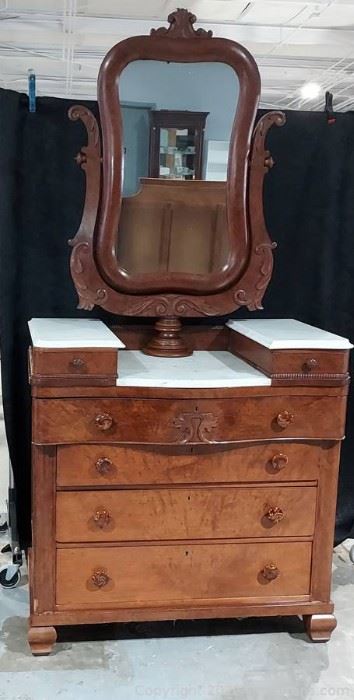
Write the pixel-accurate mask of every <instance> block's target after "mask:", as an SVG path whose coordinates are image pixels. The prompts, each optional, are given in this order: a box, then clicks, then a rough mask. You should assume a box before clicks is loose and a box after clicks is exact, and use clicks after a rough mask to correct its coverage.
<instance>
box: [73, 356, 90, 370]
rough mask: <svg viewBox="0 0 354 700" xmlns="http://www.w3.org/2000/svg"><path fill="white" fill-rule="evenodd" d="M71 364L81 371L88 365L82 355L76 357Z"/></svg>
mask: <svg viewBox="0 0 354 700" xmlns="http://www.w3.org/2000/svg"><path fill="white" fill-rule="evenodd" d="M69 364H70V366H71V367H72V368H73V369H75V370H79V371H80V370H83V369H84V368H85V367H86V362H85V360H82V359H81V357H74V358H73V359H72V360H71V361H70V363H69Z"/></svg>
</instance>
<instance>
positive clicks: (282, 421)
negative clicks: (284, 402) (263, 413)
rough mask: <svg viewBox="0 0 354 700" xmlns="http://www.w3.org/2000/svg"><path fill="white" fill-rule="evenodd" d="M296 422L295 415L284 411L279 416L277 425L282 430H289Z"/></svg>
mask: <svg viewBox="0 0 354 700" xmlns="http://www.w3.org/2000/svg"><path fill="white" fill-rule="evenodd" d="M293 421H294V415H293V414H292V413H289V411H282V413H278V415H277V423H278V425H279V427H280V428H287V427H288V426H289V425H290V424H291V423H293Z"/></svg>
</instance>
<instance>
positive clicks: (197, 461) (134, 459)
mask: <svg viewBox="0 0 354 700" xmlns="http://www.w3.org/2000/svg"><path fill="white" fill-rule="evenodd" d="M339 444H340V443H335V444H333V443H326V442H325V443H318V444H315V445H311V444H305V443H296V442H293V443H291V442H275V443H264V444H255V445H247V444H246V445H245V444H243V445H239V446H237V447H231V448H230V447H223V446H222V445H220V446H208V447H194V448H191V447H185V448H182V449H183V453H182V454H181V453H178V450H181V448H174V447H173V446H172V447H160V448H159V447H155V448H148V447H115V446H112V445H104V446H101V445H62V446H60V447H58V451H57V485H58V487H59V488H60V487H64V486H72V487H74V488H75V487H79V486H103V487H104V486H114V485H117V486H124V485H130V484H134V485H139V484H141V485H144V484H183V483H204V484H206V483H215V482H219V483H220V482H235V481H237V482H240V481H304V480H309V481H310V480H314V479H318V477H319V469H320V467H321V466H325V465H328V464H331V463H332V464H334V460H336V459H337V456H338V451H339Z"/></svg>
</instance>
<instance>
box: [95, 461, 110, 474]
mask: <svg viewBox="0 0 354 700" xmlns="http://www.w3.org/2000/svg"><path fill="white" fill-rule="evenodd" d="M95 466H96V469H97V471H98V473H99V474H101V475H102V476H104V475H105V474H108V473H109V472H110V471H111V469H112V466H113V465H112V462H111V460H110V459H108V457H100V459H98V460H97V462H96V465H95Z"/></svg>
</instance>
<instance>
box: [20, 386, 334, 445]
mask: <svg viewBox="0 0 354 700" xmlns="http://www.w3.org/2000/svg"><path fill="white" fill-rule="evenodd" d="M345 406H346V402H345V399H344V398H339V397H338V398H334V397H331V398H327V397H323V398H317V397H306V396H303V397H290V396H283V397H279V396H277V397H257V398H246V399H233V400H232V399H225V400H222V399H216V400H208V399H201V400H200V401H198V400H187V399H185V400H183V399H182V400H175V401H168V400H165V399H151V400H144V399H128V398H127V399H110V400H106V399H98V400H93V399H77V400H70V399H64V400H61V401H57V400H55V399H34V401H33V441H34V442H35V443H47V444H51V443H58V444H60V443H61V444H65V443H78V442H97V440H98V439H99V440H100V441H102V442H125V443H157V444H158V443H161V444H173V443H174V444H212V443H218V442H237V441H240V442H241V441H244V440H257V439H258V440H262V439H263V440H264V438H283V439H284V438H285V437H286V438H323V439H341V438H342V437H343V434H344V423H345Z"/></svg>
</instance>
